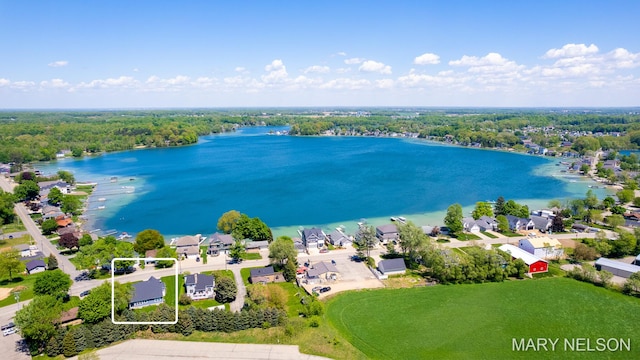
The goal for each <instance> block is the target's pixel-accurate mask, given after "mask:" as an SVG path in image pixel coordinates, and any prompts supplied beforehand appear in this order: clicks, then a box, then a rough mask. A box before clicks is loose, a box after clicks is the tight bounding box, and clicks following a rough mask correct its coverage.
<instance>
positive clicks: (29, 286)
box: [0, 272, 44, 307]
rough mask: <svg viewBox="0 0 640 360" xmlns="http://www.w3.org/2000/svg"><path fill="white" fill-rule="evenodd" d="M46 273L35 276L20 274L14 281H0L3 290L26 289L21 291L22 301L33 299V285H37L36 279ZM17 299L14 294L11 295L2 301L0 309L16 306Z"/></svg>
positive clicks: (0, 301)
mask: <svg viewBox="0 0 640 360" xmlns="http://www.w3.org/2000/svg"><path fill="white" fill-rule="evenodd" d="M41 274H44V272H41V273H37V274H33V275H22V274H19V275H17V276H14V277H13V280H12V281H9V279H8V278H3V279H1V280H0V287H1V288H17V287H24V288H25V289H23V290H21V291H20V301H24V300H29V299H33V284H35V282H36V279H37V278H38V277H39V276H40V275H41ZM15 303H16V299H15V298H14V296H13V294H11V295H9V297H8V298H6V299H3V300H0V307H3V306H7V305H11V304H15Z"/></svg>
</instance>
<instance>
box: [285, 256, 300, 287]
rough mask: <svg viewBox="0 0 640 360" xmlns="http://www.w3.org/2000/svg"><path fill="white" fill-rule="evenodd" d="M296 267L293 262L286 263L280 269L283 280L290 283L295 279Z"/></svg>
mask: <svg viewBox="0 0 640 360" xmlns="http://www.w3.org/2000/svg"><path fill="white" fill-rule="evenodd" d="M297 270H298V269H297V265H296V262H295V261H287V262H286V263H285V264H284V267H283V269H282V276H284V278H285V280H287V281H289V282H291V281H294V280H295V279H296V274H297Z"/></svg>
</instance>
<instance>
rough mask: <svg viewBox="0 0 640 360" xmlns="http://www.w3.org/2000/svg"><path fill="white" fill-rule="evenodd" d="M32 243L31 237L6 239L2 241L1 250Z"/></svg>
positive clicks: (0, 242)
mask: <svg viewBox="0 0 640 360" xmlns="http://www.w3.org/2000/svg"><path fill="white" fill-rule="evenodd" d="M30 241H31V236H30V235H23V236H20V237H16V238H13V239H9V238H6V239H2V240H0V248H5V247H12V246H15V245H18V244H28V243H29V242H30Z"/></svg>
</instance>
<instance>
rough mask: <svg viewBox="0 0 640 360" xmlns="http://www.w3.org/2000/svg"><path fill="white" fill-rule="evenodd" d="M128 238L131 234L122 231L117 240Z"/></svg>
mask: <svg viewBox="0 0 640 360" xmlns="http://www.w3.org/2000/svg"><path fill="white" fill-rule="evenodd" d="M129 238H131V235H129V234H127V233H126V232H123V233H122V234H120V236H118V240H124V239H129Z"/></svg>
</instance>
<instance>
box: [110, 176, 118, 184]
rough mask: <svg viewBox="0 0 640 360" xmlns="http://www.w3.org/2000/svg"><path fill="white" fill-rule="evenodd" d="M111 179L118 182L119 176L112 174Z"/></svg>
mask: <svg viewBox="0 0 640 360" xmlns="http://www.w3.org/2000/svg"><path fill="white" fill-rule="evenodd" d="M109 181H111V182H112V183H114V182H118V177H117V176H112V177H111V179H109Z"/></svg>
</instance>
